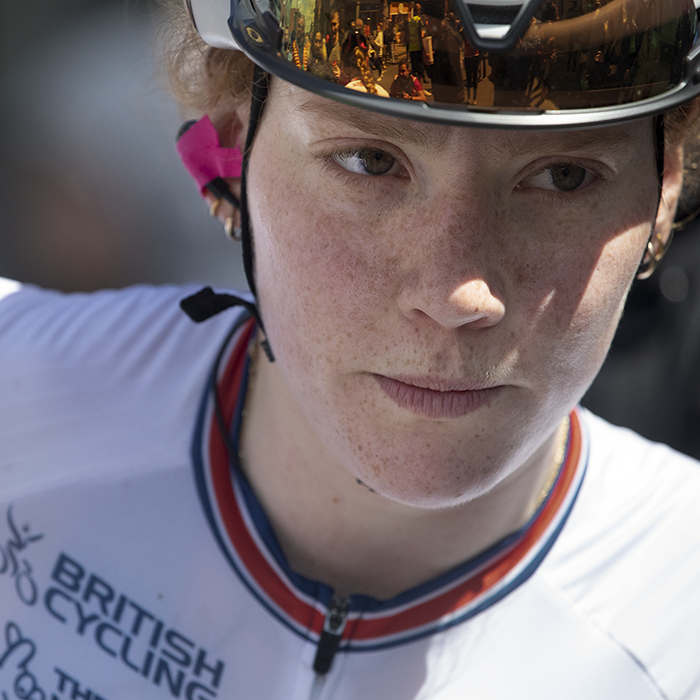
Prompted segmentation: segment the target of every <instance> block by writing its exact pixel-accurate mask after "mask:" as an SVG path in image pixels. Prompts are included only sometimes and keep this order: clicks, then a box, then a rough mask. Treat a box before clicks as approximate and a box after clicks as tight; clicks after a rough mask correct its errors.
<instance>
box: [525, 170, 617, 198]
mask: <svg viewBox="0 0 700 700" xmlns="http://www.w3.org/2000/svg"><path fill="white" fill-rule="evenodd" d="M561 165H572V166H576V167H579V168H583V170H585V171H586V173H587V174H588V175H590V176H592V180H590V181H589V182H588V183H586V184H585V185H584V186H583V187H577V188H576V189H573V190H557V189H551V190H550V189H546V188H542V187H527V186H522V183H523V182H525V181H526V180H530V179H532V178H535V177H537V176H538V175H541V174H543V173H545V172H547V171H548V170H552V169H554V168H556V167H557V166H561ZM606 179H607V178H606V173H605V172H604V171H603V169H602V168H600V167H596V166H595V165H594V164H592V163H590V162H588V161H585V162H583V161H579V160H576V159H572V160H568V159H562V160H557V161H550V162H548V163H547V164H545V165H543V166H541V167H539V168H537V169H536V170H535V171H534V172H532V173H529V174H528V175H527V176H525V177H524V178H521V179H520V181H519V183H518V185H517V186H516V189H517V190H519V191H521V192H527V191H530V190H531V191H533V192H536V193H537V194H538V195H539V196H541V197H545V198H547V197H549V198H552V199H556V200H557V201H559V202H561V201H562V199H571V198H573V197H583V196H590V195H593V194H594V193H596V192H597V191H598V189H599V188H598V187H595V185H596V184H600V183H604V182H605V181H606Z"/></svg>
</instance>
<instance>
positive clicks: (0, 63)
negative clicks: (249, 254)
mask: <svg viewBox="0 0 700 700" xmlns="http://www.w3.org/2000/svg"><path fill="white" fill-rule="evenodd" d="M154 12H155V9H154V7H153V6H152V5H150V4H149V3H148V2H143V1H138V2H135V1H134V0H0V95H1V96H2V97H1V98H0V275H4V276H9V277H14V278H16V279H20V280H22V281H32V282H36V283H38V284H40V285H44V286H50V287H56V288H59V289H64V290H70V291H73V290H90V289H95V288H98V287H104V286H109V287H121V286H124V285H127V284H133V283H136V282H156V283H160V282H185V281H203V282H204V281H205V282H208V283H213V284H219V285H224V284H225V285H229V286H240V285H242V284H245V282H244V281H243V280H244V277H243V274H242V271H241V267H240V264H239V257H240V255H239V250H238V246H237V244H233V243H231V242H230V241H228V240H227V239H226V237H225V235H224V233H223V227H222V226H221V225H220V224H219V223H218V222H216V221H214V220H213V219H211V218H210V217H209V215H208V212H207V208H206V206H205V204H204V202H203V201H202V200H201V199H200V197H199V194H198V192H197V188H196V186H195V184H194V183H193V181H192V180H191V179H190V177H189V175H188V174H187V173H186V171H185V170H184V168H183V167H182V165H181V164H180V162H179V159H178V157H177V154H176V153H175V149H174V143H175V134H176V132H177V129H178V126H179V125H180V123H181V121H182V119H181V117H180V115H179V114H178V109H177V107H176V106H175V104H174V103H173V101H172V100H171V99H170V98H169V95H168V93H167V89H166V87H165V81H164V80H163V79H161V78H160V77H159V76H158V75H157V70H156V66H155V65H154V50H153V42H154Z"/></svg>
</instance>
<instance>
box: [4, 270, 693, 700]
mask: <svg viewBox="0 0 700 700" xmlns="http://www.w3.org/2000/svg"><path fill="white" fill-rule="evenodd" d="M3 289H4V292H3V291H2V290H3ZM192 291H193V290H191V289H182V288H162V289H153V288H146V287H141V288H133V289H129V290H124V291H107V292H101V293H97V294H92V295H81V294H78V295H63V294H59V293H54V292H45V291H42V290H38V289H35V288H31V287H26V288H20V287H19V286H16V285H13V284H12V283H6V284H5V285H4V287H2V286H0V698H2V700H17V699H20V698H22V699H26V698H29V700H67V699H69V698H71V699H74V698H84V699H86V700H167V699H169V698H184V699H186V700H209V699H210V698H224V699H226V700H231V699H233V700H237V699H240V700H307V699H309V698H314V699H316V700H360V699H361V700H375V699H376V700H414V699H415V700H428V699H430V700H457V699H459V700H464V699H466V698H469V699H470V700H529V699H532V700H579V699H580V700H584V699H585V700H621V699H627V698H631V699H634V700H652V699H655V700H658V699H659V698H666V699H668V700H690V699H691V698H700V595H698V593H699V592H700V471H698V466H697V464H696V463H695V462H693V461H692V460H690V459H688V458H685V457H683V456H681V455H679V454H677V453H674V452H672V451H671V450H669V449H667V448H665V447H663V446H659V445H652V444H650V443H648V442H646V441H645V440H643V439H641V438H639V437H638V436H636V435H634V434H632V433H630V432H628V431H626V430H622V429H619V428H614V427H612V426H609V425H608V424H606V423H604V422H603V421H601V420H600V419H597V418H595V417H593V416H592V415H590V414H588V413H586V412H585V411H580V412H574V413H573V414H572V416H571V419H570V425H571V428H570V435H569V444H568V448H567V456H566V459H565V462H564V466H563V468H562V470H561V473H560V475H559V477H558V480H557V482H556V483H555V485H554V487H553V488H552V490H551V492H550V494H549V496H548V498H547V500H546V501H545V502H544V503H543V504H542V505H541V506H540V508H539V510H538V511H537V512H536V513H535V515H534V516H533V518H532V520H531V521H530V522H529V523H528V524H527V525H526V526H525V527H524V528H523V529H522V530H521V531H519V532H516V533H514V534H513V535H511V536H509V537H508V538H506V539H505V540H503V541H502V542H499V543H497V544H496V545H494V546H493V547H492V548H491V549H489V550H488V551H486V552H484V553H482V554H481V555H479V556H477V557H475V558H473V559H471V560H469V561H467V562H465V563H464V564H463V565H461V566H460V567H458V568H457V569H455V570H454V571H451V572H449V573H447V574H445V575H443V576H441V577H439V578H438V579H437V580H435V581H431V582H429V583H427V584H424V585H421V586H418V587H417V588H414V589H412V590H409V591H407V592H405V593H403V594H402V595H399V596H397V597H395V598H392V599H391V600H387V601H379V600H376V599H373V598H371V597H368V596H363V595H353V596H351V597H350V599H349V600H345V601H338V600H336V599H334V596H333V591H331V590H330V589H329V588H328V586H325V585H324V584H321V583H318V582H315V581H311V580H309V579H306V578H304V577H302V576H300V575H298V574H296V573H294V572H293V571H291V570H290V568H289V566H288V565H287V563H286V561H285V558H284V555H283V553H282V551H281V549H280V547H279V545H278V543H277V542H276V539H275V536H274V533H273V532H272V529H271V527H270V524H269V521H268V520H267V517H266V515H265V513H264V512H263V510H262V508H261V506H260V504H259V502H258V501H257V500H256V498H255V495H254V493H253V492H252V490H251V489H250V487H249V486H248V484H247V482H246V480H245V478H244V477H243V476H242V474H241V473H240V470H239V469H238V468H237V463H236V457H235V455H236V454H237V449H236V442H237V434H238V430H239V427H240V416H241V407H242V403H243V400H244V397H245V388H246V376H247V353H246V348H247V342H248V339H249V337H250V334H251V332H252V327H251V324H250V322H249V321H246V322H243V315H242V312H241V311H240V310H230V311H227V312H224V313H222V314H219V315H218V316H216V317H214V318H212V319H211V320H209V321H207V322H206V323H204V324H201V325H197V324H194V323H193V322H191V321H190V320H189V319H188V318H187V317H186V316H185V315H184V314H183V313H182V311H181V310H180V309H179V307H178V301H179V300H180V299H182V298H183V297H184V296H187V295H188V294H189V293H191V292H192ZM229 336H230V337H229ZM217 359H218V361H217ZM222 428H223V430H222ZM314 667H316V669H317V670H318V669H320V670H321V671H322V672H320V673H319V672H317V670H315V669H314Z"/></svg>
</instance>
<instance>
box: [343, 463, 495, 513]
mask: <svg viewBox="0 0 700 700" xmlns="http://www.w3.org/2000/svg"><path fill="white" fill-rule="evenodd" d="M354 467H355V468H354V469H352V470H351V471H352V473H353V474H354V475H356V477H357V478H358V479H359V480H360V481H361V482H362V483H363V484H364V485H365V486H367V487H368V488H370V489H372V490H373V491H375V492H376V493H378V494H381V495H382V496H384V497H385V498H387V499H389V500H391V501H395V502H397V503H401V504H402V505H406V506H412V507H416V508H425V509H439V508H451V507H454V506H458V505H461V504H463V503H467V502H469V501H471V500H474V499H475V498H478V497H479V496H483V495H484V494H485V493H487V492H488V491H490V490H491V489H492V488H493V487H494V486H495V485H496V484H497V483H499V482H500V481H501V480H502V479H503V478H504V476H505V473H504V472H500V471H495V472H494V471H492V468H491V466H490V463H489V467H487V468H484V467H478V466H476V465H471V464H464V463H455V461H454V460H451V459H449V458H444V459H437V458H436V456H435V455H429V456H427V457H425V458H423V459H420V458H418V459H417V458H416V455H413V456H411V457H406V458H405V459H403V460H401V458H400V457H397V456H396V455H392V456H391V457H390V458H387V459H381V458H379V457H377V458H375V460H373V461H372V462H371V463H369V464H367V463H366V462H364V461H363V462H362V463H361V464H355V465H354ZM504 471H505V470H504Z"/></svg>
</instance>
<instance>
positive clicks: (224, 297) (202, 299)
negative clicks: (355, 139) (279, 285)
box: [180, 65, 275, 362]
mask: <svg viewBox="0 0 700 700" xmlns="http://www.w3.org/2000/svg"><path fill="white" fill-rule="evenodd" d="M269 88H270V75H269V73H266V72H265V71H264V70H263V69H262V68H260V67H259V66H257V65H256V66H255V69H254V72H253V86H252V90H251V102H250V117H249V121H248V133H247V134H246V139H245V150H244V151H243V168H242V172H241V199H240V212H241V245H242V248H243V251H242V252H243V269H244V270H245V277H246V280H247V281H248V288H249V289H250V291H251V293H252V294H253V297H254V298H255V299H257V296H258V295H257V289H256V287H255V250H254V247H253V234H252V231H251V226H250V215H249V212H248V187H247V180H248V162H249V161H250V152H251V150H252V148H253V140H254V139H255V132H256V131H257V128H258V124H259V123H260V118H261V117H262V112H263V107H264V106H265V101H266V100H267V96H268V92H269ZM232 306H243V307H245V308H246V309H247V310H248V312H249V313H250V314H251V315H252V316H253V317H254V318H255V320H256V322H257V325H258V328H259V330H260V331H261V332H262V333H263V334H264V333H265V326H264V325H263V322H262V318H261V316H260V309H259V308H258V304H257V303H254V302H251V301H248V300H247V299H243V298H241V297H238V296H234V295H233V294H218V293H216V292H214V291H213V290H212V288H211V287H205V288H204V289H200V290H199V291H198V292H197V293H196V294H193V295H192V296H189V297H187V298H186V299H183V300H182V301H181V302H180V307H181V308H182V310H183V311H184V312H185V313H186V314H187V315H188V316H189V317H190V318H191V319H192V320H193V321H195V322H196V323H201V322H202V321H206V320H207V319H208V318H211V317H212V316H214V315H215V314H218V313H220V312H221V311H224V310H225V309H229V308H231V307H232ZM260 345H261V346H262V348H263V350H264V351H265V354H266V355H267V359H268V360H270V362H274V361H275V357H274V355H273V354H272V348H271V347H270V344H269V343H268V341H267V338H266V337H264V338H263V339H262V340H261V341H260Z"/></svg>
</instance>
